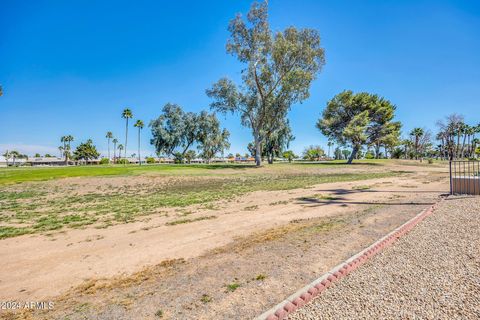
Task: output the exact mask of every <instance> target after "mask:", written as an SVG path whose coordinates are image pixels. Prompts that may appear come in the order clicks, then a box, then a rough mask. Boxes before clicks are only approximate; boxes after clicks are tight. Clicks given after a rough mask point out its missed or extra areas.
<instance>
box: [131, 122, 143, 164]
mask: <svg viewBox="0 0 480 320" xmlns="http://www.w3.org/2000/svg"><path fill="white" fill-rule="evenodd" d="M133 126H134V127H136V128H138V165H142V161H141V160H140V130H142V129H143V121H142V120H137V122H135V124H134V125H133Z"/></svg>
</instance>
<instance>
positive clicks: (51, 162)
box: [28, 157, 74, 167]
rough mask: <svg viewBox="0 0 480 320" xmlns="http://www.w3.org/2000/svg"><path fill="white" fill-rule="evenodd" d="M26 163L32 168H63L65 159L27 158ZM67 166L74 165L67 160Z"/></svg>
mask: <svg viewBox="0 0 480 320" xmlns="http://www.w3.org/2000/svg"><path fill="white" fill-rule="evenodd" d="M28 163H30V164H31V165H32V167H37V166H64V165H65V159H61V158H57V157H34V158H29V159H28ZM68 164H74V162H73V161H71V160H69V161H68Z"/></svg>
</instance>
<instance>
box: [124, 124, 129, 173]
mask: <svg viewBox="0 0 480 320" xmlns="http://www.w3.org/2000/svg"><path fill="white" fill-rule="evenodd" d="M126 119H127V121H126V124H125V153H124V154H125V159H127V141H128V118H126ZM124 164H125V162H124Z"/></svg>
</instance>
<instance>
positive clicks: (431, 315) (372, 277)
mask: <svg viewBox="0 0 480 320" xmlns="http://www.w3.org/2000/svg"><path fill="white" fill-rule="evenodd" d="M288 319H290V320H294V319H480V197H450V198H448V199H446V200H445V201H444V202H443V203H442V204H441V205H440V206H439V208H438V209H437V210H436V211H435V213H434V214H433V215H431V216H429V217H428V218H427V219H425V220H424V221H422V222H421V223H420V224H419V225H417V226H416V227H415V228H414V229H413V230H412V231H411V232H410V233H408V234H407V235H405V236H404V237H403V238H401V239H399V240H398V241H397V242H395V243H394V244H393V246H391V247H389V248H387V249H385V250H384V251H382V252H381V253H380V254H378V255H376V256H374V257H373V258H372V259H371V260H370V261H369V262H367V263H366V264H364V265H363V266H361V267H360V268H359V269H357V270H356V271H354V272H352V273H351V274H350V275H348V276H347V277H346V278H343V279H341V280H340V281H339V282H338V283H337V284H336V285H335V286H333V287H331V288H330V289H328V290H326V291H325V292H323V293H322V294H321V295H320V296H318V297H317V298H315V299H313V300H312V301H310V302H309V303H308V304H306V305H305V306H304V307H302V308H300V309H298V310H297V311H296V312H294V313H293V314H291V315H290V316H289V317H288Z"/></svg>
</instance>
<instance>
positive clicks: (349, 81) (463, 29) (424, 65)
mask: <svg viewBox="0 0 480 320" xmlns="http://www.w3.org/2000/svg"><path fill="white" fill-rule="evenodd" d="M1 7H2V10H0V84H1V85H2V86H3V88H4V95H3V96H2V97H0V116H1V122H2V125H1V126H0V151H1V152H3V151H4V150H5V149H6V148H9V149H12V148H16V149H20V151H23V152H27V153H29V154H33V153H35V152H40V153H42V154H43V153H45V152H50V153H58V151H57V146H59V145H60V142H59V139H60V136H62V135H65V134H72V135H73V136H74V137H75V142H76V143H78V142H79V141H84V140H86V139H88V138H92V139H93V140H94V143H95V144H96V145H97V146H98V148H99V149H100V150H102V151H103V150H106V140H105V139H104V136H105V132H106V131H113V133H114V134H115V135H116V136H117V137H119V140H121V141H123V135H124V121H123V119H121V117H120V114H121V111H122V109H123V108H124V107H130V108H131V109H132V110H133V113H134V118H135V119H137V118H139V119H142V120H144V122H145V123H148V122H150V120H152V119H153V118H155V117H157V116H158V115H159V113H160V110H161V108H162V106H163V105H164V104H165V103H167V102H174V103H178V104H180V105H181V106H183V107H184V109H185V110H188V111H199V110H202V109H207V108H208V106H209V103H210V100H209V98H208V97H206V95H205V89H206V88H208V87H210V86H211V84H212V83H214V82H215V81H217V80H218V79H219V78H220V77H223V76H228V77H230V78H233V79H238V78H239V72H240V69H241V65H240V64H239V63H237V61H236V60H235V58H234V57H231V56H229V55H227V54H226V53H225V43H226V40H227V39H228V36H229V34H228V32H227V25H228V22H229V20H230V19H232V18H233V17H234V16H235V14H236V13H238V12H242V13H244V14H245V13H246V12H247V11H248V8H249V7H250V2H249V1H245V0H229V1H224V0H223V1H222V0H218V1H207V0H206V1H168V2H167V1H93V0H92V1H85V0H82V1H80V0H79V1H62V0H59V1H13V0H12V1H8V0H3V1H2V3H1ZM270 22H271V27H272V29H273V30H275V31H280V30H283V29H284V28H285V27H288V26H290V25H294V26H297V27H308V28H315V29H317V30H319V32H320V34H321V37H322V45H323V47H324V48H325V51H326V65H325V68H324V70H323V71H322V72H321V73H320V74H319V76H318V79H317V80H316V81H315V82H314V83H313V85H312V88H311V97H310V99H308V100H307V101H305V102H304V103H303V104H300V105H295V106H293V108H292V111H291V112H290V114H289V118H290V123H291V125H292V130H293V133H294V135H295V137H296V139H295V141H294V142H292V144H291V148H292V149H293V150H294V151H296V152H298V153H300V152H301V151H302V150H303V148H304V147H305V146H307V145H310V144H320V145H325V144H326V139H325V137H323V136H322V135H321V134H320V132H319V131H318V130H317V129H316V128H315V123H316V120H317V119H318V118H319V116H320V114H321V112H322V110H323V108H324V107H325V104H326V102H327V101H328V100H329V99H330V98H331V97H333V96H334V95H335V94H336V93H338V92H340V91H342V90H344V89H351V90H354V91H368V92H372V93H378V94H380V95H383V96H385V97H386V98H388V99H390V100H391V101H392V102H393V103H394V104H396V105H397V119H398V120H400V121H402V123H403V124H404V129H403V131H404V132H408V131H409V130H410V129H411V128H413V127H426V128H430V129H432V130H433V129H435V122H436V120H438V119H441V118H443V117H444V116H446V115H448V114H450V113H452V112H457V113H460V114H463V115H464V116H466V118H467V120H468V122H470V123H472V124H475V123H478V122H480V112H479V110H480V107H479V102H478V101H479V99H478V93H479V92H480V2H478V1H473V0H472V1H454V0H452V1H421V0H417V1H413V0H412V1H409V0H402V1H395V0H382V1H380V0H378V1H368V0H366V1H355V0H352V1H333V0H332V1H313V0H312V1H301V0H297V1H293V0H292V1H290V0H288V1H287V0H270ZM221 121H222V124H223V125H224V126H225V127H227V128H228V129H229V130H230V132H231V144H232V147H231V151H232V152H241V153H244V152H245V151H246V145H247V143H248V142H249V141H251V134H250V131H249V129H247V128H243V127H241V125H240V122H239V119H238V117H235V116H227V117H223V116H221ZM135 138H136V136H135V135H134V133H133V130H131V134H130V137H129V139H130V143H129V148H128V149H129V153H131V152H134V151H135V150H134V149H136V144H135V143H134V141H136V139H135ZM149 140H150V132H149V129H148V128H146V129H145V130H144V131H143V143H142V150H144V154H153V151H154V150H153V148H152V147H151V146H150V144H149Z"/></svg>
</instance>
